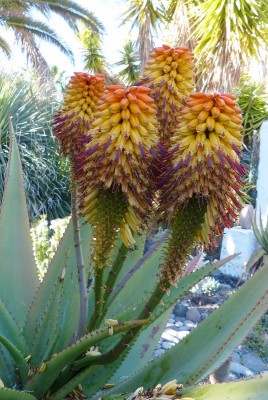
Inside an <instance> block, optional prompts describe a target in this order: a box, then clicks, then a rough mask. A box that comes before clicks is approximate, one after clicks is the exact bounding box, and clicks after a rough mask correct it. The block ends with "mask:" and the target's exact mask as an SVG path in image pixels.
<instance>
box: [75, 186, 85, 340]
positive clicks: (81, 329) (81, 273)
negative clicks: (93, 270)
mask: <svg viewBox="0 0 268 400" xmlns="http://www.w3.org/2000/svg"><path fill="white" fill-rule="evenodd" d="M76 203H77V191H76V187H75V184H74V182H73V188H72V223H73V234H74V246H75V255H76V262H77V271H78V285H79V297H80V309H79V323H78V332H77V335H78V337H82V336H83V335H84V334H85V333H86V321H87V314H88V298H87V297H88V295H87V279H86V271H85V265H84V260H83V253H82V246H81V236H80V226H79V221H78V218H77V205H76Z"/></svg>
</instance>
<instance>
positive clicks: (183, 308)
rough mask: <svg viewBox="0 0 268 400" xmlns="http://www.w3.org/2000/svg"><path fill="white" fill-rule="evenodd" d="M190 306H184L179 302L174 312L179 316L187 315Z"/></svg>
mask: <svg viewBox="0 0 268 400" xmlns="http://www.w3.org/2000/svg"><path fill="white" fill-rule="evenodd" d="M187 310H188V307H186V306H184V305H183V304H180V303H177V304H176V305H175V307H174V310H173V314H174V315H175V316H176V317H177V318H180V317H185V314H186V311H187Z"/></svg>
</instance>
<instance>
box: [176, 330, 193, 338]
mask: <svg viewBox="0 0 268 400" xmlns="http://www.w3.org/2000/svg"><path fill="white" fill-rule="evenodd" d="M189 333H190V331H181V332H177V335H176V336H177V338H178V340H181V339H183V338H185V336H187V335H189Z"/></svg>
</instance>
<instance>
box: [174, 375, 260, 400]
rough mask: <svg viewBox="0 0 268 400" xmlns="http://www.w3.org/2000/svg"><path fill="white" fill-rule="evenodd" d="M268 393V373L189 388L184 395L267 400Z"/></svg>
mask: <svg viewBox="0 0 268 400" xmlns="http://www.w3.org/2000/svg"><path fill="white" fill-rule="evenodd" d="M267 393H268V374H264V375H262V376H258V377H257V378H255V379H250V380H248V381H239V382H231V383H221V384H217V385H206V386H199V387H194V388H188V389H185V390H184V391H183V394H182V396H183V397H190V398H193V399H195V400H230V399H232V400H266V399H267Z"/></svg>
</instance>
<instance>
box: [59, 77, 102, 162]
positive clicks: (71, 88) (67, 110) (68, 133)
mask: <svg viewBox="0 0 268 400" xmlns="http://www.w3.org/2000/svg"><path fill="white" fill-rule="evenodd" d="M104 89H105V79H104V76H103V75H101V74H95V75H89V74H88V73H86V72H75V73H74V75H73V76H72V77H71V79H70V82H69V84H68V86H67V89H66V93H65V96H64V101H63V105H62V108H61V110H60V111H59V112H58V113H57V114H56V115H55V117H54V134H55V136H56V137H57V139H58V140H59V143H60V146H61V151H62V153H63V155H65V156H66V155H72V154H75V153H76V152H77V151H79V150H80V148H81V144H82V143H83V141H84V140H86V137H87V135H88V131H89V129H90V124H91V121H92V119H93V115H94V113H95V111H96V109H97V103H98V100H99V98H100V97H101V95H102V94H103V93H104Z"/></svg>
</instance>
